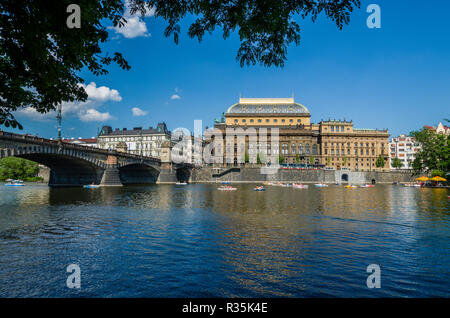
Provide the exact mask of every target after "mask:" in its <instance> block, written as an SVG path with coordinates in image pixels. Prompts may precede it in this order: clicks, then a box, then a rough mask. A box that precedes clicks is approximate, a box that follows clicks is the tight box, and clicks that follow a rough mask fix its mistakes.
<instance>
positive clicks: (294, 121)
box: [214, 98, 389, 171]
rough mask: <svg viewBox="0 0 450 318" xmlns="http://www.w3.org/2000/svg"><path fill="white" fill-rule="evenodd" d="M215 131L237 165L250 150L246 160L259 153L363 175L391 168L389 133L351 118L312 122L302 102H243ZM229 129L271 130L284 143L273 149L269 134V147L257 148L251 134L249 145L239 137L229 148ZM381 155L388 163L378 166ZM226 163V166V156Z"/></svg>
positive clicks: (290, 100) (227, 114)
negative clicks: (359, 124) (360, 125)
mask: <svg viewBox="0 0 450 318" xmlns="http://www.w3.org/2000/svg"><path fill="white" fill-rule="evenodd" d="M214 127H215V128H216V129H218V130H220V131H221V132H222V134H223V145H224V147H225V148H226V150H228V151H230V148H234V154H235V158H234V160H233V161H234V162H233V163H232V164H236V162H238V161H241V162H243V161H244V160H242V159H241V160H237V158H236V156H238V153H242V151H241V152H238V151H237V149H238V148H241V149H242V150H244V148H245V150H244V151H245V153H246V156H247V154H250V155H252V154H254V153H255V152H257V153H258V154H263V155H272V156H273V155H279V156H281V158H282V160H284V162H285V163H290V164H294V163H297V164H303V165H315V166H321V167H324V166H325V167H328V168H330V169H342V168H347V169H350V170H357V171H371V170H389V156H388V154H389V143H388V137H389V133H388V131H387V130H378V129H358V128H354V127H353V122H352V121H346V120H327V121H320V122H319V123H318V124H314V123H311V113H310V111H309V110H308V108H306V107H305V106H303V105H301V104H299V103H296V102H295V101H294V98H240V99H239V102H238V103H236V104H234V105H232V106H230V107H229V108H228V110H227V111H226V113H225V114H224V115H223V116H222V119H221V120H216V123H215V125H214ZM227 128H233V129H235V130H236V129H238V128H242V130H241V131H243V133H244V134H245V132H246V131H249V130H250V129H251V128H254V129H255V130H256V132H257V133H259V130H260V129H261V128H268V132H269V131H270V129H269V128H278V129H279V143H278V145H274V146H273V147H272V148H273V149H271V146H270V135H269V137H268V141H267V145H265V146H264V145H261V144H259V143H257V144H256V145H254V144H252V143H251V142H249V141H250V139H249V138H248V136H245V145H243V144H238V143H239V142H238V138H236V139H235V141H234V143H233V144H230V143H229V144H227V143H226V137H225V136H226V129H227ZM241 140H242V139H241ZM224 150H225V149H224ZM231 152H233V150H232V149H231ZM225 155H226V151H224V157H225ZM380 156H381V157H382V158H383V160H384V163H385V165H384V167H382V168H377V167H376V161H377V159H378V158H379V157H380ZM223 162H226V160H225V158H224V160H223ZM228 164H230V163H229V162H228Z"/></svg>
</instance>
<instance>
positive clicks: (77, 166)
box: [3, 149, 103, 186]
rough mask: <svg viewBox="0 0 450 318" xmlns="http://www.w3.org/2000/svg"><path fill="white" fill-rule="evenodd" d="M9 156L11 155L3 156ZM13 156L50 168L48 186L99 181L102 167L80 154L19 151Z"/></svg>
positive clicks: (99, 163) (76, 184)
mask: <svg viewBox="0 0 450 318" xmlns="http://www.w3.org/2000/svg"><path fill="white" fill-rule="evenodd" d="M5 157H11V156H3V158H5ZM14 157H18V158H23V159H27V160H30V161H34V162H36V163H39V164H41V165H44V166H47V167H48V168H50V179H49V185H50V186H81V185H85V184H91V183H95V184H98V183H100V180H101V177H102V173H103V167H102V165H101V162H99V161H97V160H94V159H92V158H83V157H82V156H69V155H67V154H58V153H40V152H34V151H31V152H30V151H26V152H25V151H23V149H22V151H20V152H19V153H16V154H14Z"/></svg>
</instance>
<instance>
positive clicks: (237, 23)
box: [0, 0, 360, 128]
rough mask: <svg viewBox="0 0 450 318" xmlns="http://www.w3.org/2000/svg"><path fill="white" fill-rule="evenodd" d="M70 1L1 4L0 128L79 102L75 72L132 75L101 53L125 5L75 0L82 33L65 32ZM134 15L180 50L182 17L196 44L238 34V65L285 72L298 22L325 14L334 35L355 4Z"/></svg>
mask: <svg viewBox="0 0 450 318" xmlns="http://www.w3.org/2000/svg"><path fill="white" fill-rule="evenodd" d="M73 2H74V1H73V0H2V1H1V2H0V125H5V126H6V127H9V126H12V127H19V128H22V126H21V125H20V124H19V123H18V122H17V120H16V119H15V117H14V114H13V113H14V111H16V110H19V109H21V108H24V107H32V108H33V109H35V110H37V111H38V112H41V113H45V112H48V111H50V110H54V109H56V106H57V105H58V104H60V103H62V102H73V101H85V100H86V99H87V94H86V91H85V90H84V88H83V87H82V86H81V85H80V83H83V79H82V78H81V77H80V76H79V71H80V70H82V69H83V68H84V67H86V68H87V69H89V70H90V71H91V72H92V73H93V74H94V75H104V74H107V73H108V70H107V69H106V66H108V65H109V64H111V63H116V64H118V65H119V66H120V67H121V68H123V69H127V70H128V69H130V66H129V65H128V63H127V61H126V60H125V58H124V57H123V56H122V54H121V53H119V52H113V53H104V52H102V48H101V43H104V42H106V41H107V40H108V37H109V34H108V31H107V27H108V25H110V24H113V25H114V26H118V25H119V26H123V25H124V24H125V23H126V19H125V17H124V12H125V2H124V1H123V0H77V1H75V2H76V4H78V5H79V6H80V9H81V28H73V29H70V28H68V27H67V24H66V20H67V17H68V16H69V13H67V12H66V9H67V7H68V5H69V4H72V3H73ZM126 2H127V5H128V8H129V10H130V12H131V13H132V14H135V13H138V14H139V13H140V14H142V15H145V13H146V11H147V10H149V9H150V8H151V10H153V11H154V15H155V16H156V17H159V18H162V19H164V20H166V21H167V23H168V25H167V27H166V29H165V32H164V34H165V36H167V37H169V36H171V37H173V40H174V41H175V43H178V41H179V36H180V32H181V28H180V23H181V21H182V19H183V18H185V17H187V16H193V17H194V18H195V20H194V22H193V23H192V24H191V25H190V26H189V29H188V32H187V33H188V35H189V37H191V38H196V39H198V40H199V41H201V40H202V38H203V37H204V35H205V33H207V32H208V33H212V32H213V31H214V30H215V29H216V28H217V29H222V31H223V37H224V38H227V37H229V36H230V34H231V33H233V32H237V33H238V35H239V38H240V41H241V45H240V47H239V49H238V51H237V57H236V59H237V60H238V61H239V63H240V65H241V66H244V65H254V64H257V63H259V64H262V65H265V66H272V65H273V66H283V65H284V61H285V60H286V54H287V47H288V46H289V45H290V44H292V43H294V44H299V43H300V26H299V24H298V23H297V22H296V19H297V20H298V19H304V18H311V19H312V20H313V21H315V20H316V19H317V17H318V16H319V14H321V13H323V14H324V15H325V17H326V18H328V19H330V20H331V21H333V22H334V23H335V24H336V26H337V27H338V28H339V29H342V27H343V26H344V25H345V24H348V23H349V20H350V14H351V12H352V11H353V10H354V9H355V8H356V7H359V5H360V1H359V0H238V1H236V0H213V1H211V0H181V1H179V0H127V1H126Z"/></svg>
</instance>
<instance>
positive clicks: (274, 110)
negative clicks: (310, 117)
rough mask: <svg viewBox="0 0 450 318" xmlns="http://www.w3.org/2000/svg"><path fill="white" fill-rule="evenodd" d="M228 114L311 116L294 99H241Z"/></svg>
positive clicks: (229, 109)
mask: <svg viewBox="0 0 450 318" xmlns="http://www.w3.org/2000/svg"><path fill="white" fill-rule="evenodd" d="M226 114H230V115H231V114H292V115H295V114H303V115H304V114H310V112H309V110H308V108H306V107H305V106H303V105H302V104H299V103H296V102H295V101H294V98H293V97H292V98H240V99H239V103H236V104H234V105H232V106H230V107H229V108H228V110H227V112H226Z"/></svg>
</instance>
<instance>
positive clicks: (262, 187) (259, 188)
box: [253, 186, 266, 191]
mask: <svg viewBox="0 0 450 318" xmlns="http://www.w3.org/2000/svg"><path fill="white" fill-rule="evenodd" d="M265 190H266V189H265V188H264V186H256V187H255V188H253V191H265Z"/></svg>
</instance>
